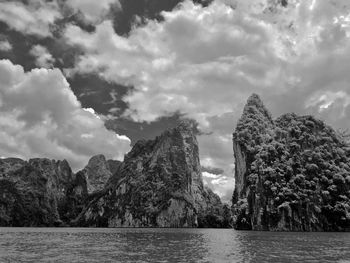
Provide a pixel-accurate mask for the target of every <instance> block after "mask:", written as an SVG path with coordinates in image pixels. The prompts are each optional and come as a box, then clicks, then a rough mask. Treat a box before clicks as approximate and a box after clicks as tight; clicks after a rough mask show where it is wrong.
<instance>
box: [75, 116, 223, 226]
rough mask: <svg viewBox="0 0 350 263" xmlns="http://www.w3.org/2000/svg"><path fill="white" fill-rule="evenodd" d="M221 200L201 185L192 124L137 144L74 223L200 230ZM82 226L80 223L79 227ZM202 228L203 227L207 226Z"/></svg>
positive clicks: (185, 124) (183, 124) (189, 123)
mask: <svg viewBox="0 0 350 263" xmlns="http://www.w3.org/2000/svg"><path fill="white" fill-rule="evenodd" d="M213 206H216V207H220V208H221V207H222V205H221V202H220V199H219V198H218V197H217V196H216V195H215V194H214V193H213V192H212V191H210V190H208V189H206V188H205V187H204V186H203V180H202V174H201V166H200V162H199V154H198V144H197V139H196V136H195V134H194V127H193V124H192V122H190V121H184V122H182V123H181V124H180V125H179V126H178V127H176V128H174V129H171V130H167V131H165V132H164V133H163V134H162V135H160V136H158V137H157V138H156V139H155V140H150V141H144V140H143V141H139V142H137V143H136V144H135V145H134V147H133V149H132V150H131V151H130V152H129V153H128V154H127V155H126V156H125V159H124V162H123V163H122V165H121V166H120V167H119V169H118V172H117V173H115V174H114V175H113V176H112V178H111V179H110V181H109V184H108V185H107V187H106V188H105V190H104V192H103V193H102V192H101V193H99V194H96V196H95V198H93V199H92V201H91V202H90V203H89V205H88V206H87V207H86V208H85V209H84V211H83V212H82V213H81V214H80V216H79V217H78V218H77V219H76V220H75V222H76V223H77V224H83V225H96V226H108V227H196V226H198V224H199V223H198V216H199V215H201V216H202V217H205V214H206V213H207V211H210V210H211V209H212V210H214V209H213ZM79 222H80V223H79ZM203 224H204V223H203Z"/></svg>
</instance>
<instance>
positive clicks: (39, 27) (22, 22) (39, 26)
mask: <svg viewBox="0 0 350 263" xmlns="http://www.w3.org/2000/svg"><path fill="white" fill-rule="evenodd" d="M58 18H61V13H60V12H59V8H58V5H57V3H56V2H55V1H52V2H45V1H40V0H33V1H29V2H28V5H25V4H23V3H21V2H16V1H8V2H1V3H0V20H1V21H2V22H4V23H6V24H7V25H8V26H9V27H10V28H12V29H14V30H17V31H19V32H21V33H23V34H29V35H36V36H38V37H50V36H52V32H51V30H50V27H51V26H53V24H54V22H55V20H56V19H58Z"/></svg>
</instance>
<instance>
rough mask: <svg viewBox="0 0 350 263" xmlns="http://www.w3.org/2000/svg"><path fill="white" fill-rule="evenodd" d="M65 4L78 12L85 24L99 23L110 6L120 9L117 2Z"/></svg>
mask: <svg viewBox="0 0 350 263" xmlns="http://www.w3.org/2000/svg"><path fill="white" fill-rule="evenodd" d="M66 4H67V5H69V6H70V7H71V8H73V10H74V11H76V12H80V13H81V14H82V16H83V19H84V20H85V21H86V22H87V23H92V24H96V23H98V22H101V21H102V20H103V18H104V17H105V16H106V15H107V14H108V13H109V11H110V8H111V6H112V5H114V6H116V7H118V8H121V5H120V3H119V0H99V1H96V0H69V1H67V3H66Z"/></svg>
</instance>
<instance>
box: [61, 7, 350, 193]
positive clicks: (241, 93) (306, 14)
mask: <svg viewBox="0 0 350 263" xmlns="http://www.w3.org/2000/svg"><path fill="white" fill-rule="evenodd" d="M280 3H281V1H278V0H247V1H238V0H216V1H214V3H213V4H211V5H209V6H208V7H202V6H199V5H195V4H193V3H192V2H190V1H185V2H184V3H183V4H182V5H180V6H179V7H178V8H177V9H176V10H173V11H172V12H163V13H162V15H163V17H164V20H163V21H162V22H157V21H153V20H151V21H148V23H146V24H145V25H144V26H140V27H137V28H134V29H133V30H132V31H131V32H130V34H129V35H128V36H127V37H122V36H118V35H117V34H115V32H114V30H113V25H112V22H111V21H104V22H103V23H101V24H100V25H98V26H97V27H96V30H95V31H94V32H92V33H88V32H85V31H84V30H82V29H81V28H79V27H77V26H74V25H71V26H69V27H68V28H67V30H66V32H65V37H66V39H67V41H68V42H69V43H70V44H72V45H78V46H80V47H81V49H82V50H83V51H84V54H83V55H82V56H81V57H80V58H79V60H78V62H77V64H76V66H75V68H74V69H70V72H71V73H74V72H83V73H88V72H95V73H98V74H99V75H100V76H101V77H102V78H105V79H106V80H108V81H114V82H117V83H120V84H125V85H130V86H133V87H134V89H133V90H132V92H130V93H129V94H128V95H127V96H125V97H124V101H125V102H127V103H128V105H129V109H128V110H127V111H126V112H125V113H124V115H125V116H128V117H130V118H132V119H133V120H135V121H154V120H156V119H157V118H158V117H160V116H167V115H171V114H173V113H174V112H179V113H183V114H185V115H186V116H187V117H192V118H194V119H196V120H197V121H198V122H199V124H200V128H201V129H202V130H203V131H206V132H210V133H208V135H202V136H200V137H199V144H200V151H201V161H202V164H203V165H210V166H213V167H220V168H222V169H223V170H224V173H223V174H224V176H227V178H229V180H231V181H232V180H233V179H230V174H232V170H233V155H232V148H231V146H232V143H231V133H232V130H233V128H234V126H235V122H236V121H237V119H238V118H239V116H240V114H241V112H242V108H243V104H244V102H245V101H246V98H247V97H248V96H249V95H250V94H251V93H252V92H255V93H258V94H261V95H262V98H263V100H264V101H265V104H266V106H267V107H269V108H270V109H271V111H272V113H273V114H274V115H275V116H278V115H280V114H282V113H285V112H290V111H294V112H297V113H299V114H315V115H317V116H318V117H320V118H322V119H325V120H326V121H327V122H328V123H330V124H333V125H335V126H336V127H344V126H348V125H349V124H348V121H347V120H348V119H349V117H350V115H349V114H350V105H349V98H350V86H349V85H348V83H350V79H349V76H350V75H349V74H348V72H347V71H348V68H349V65H350V41H349V40H350V39H349V38H350V15H349V12H350V4H349V2H348V1H347V0H339V1H331V0H303V1H301V0H289V1H288V4H287V5H286V1H284V5H281V4H280ZM345 128H346V127H345ZM231 178H232V176H231ZM215 182H216V181H215ZM226 184H228V183H227V181H225V182H224V181H222V180H221V181H218V183H217V184H216V185H221V186H223V185H226ZM221 191H223V190H222V189H221ZM222 193H223V192H222Z"/></svg>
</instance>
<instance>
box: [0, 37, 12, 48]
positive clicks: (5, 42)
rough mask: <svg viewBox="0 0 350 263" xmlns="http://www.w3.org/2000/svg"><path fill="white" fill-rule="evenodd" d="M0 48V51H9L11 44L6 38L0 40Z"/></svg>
mask: <svg viewBox="0 0 350 263" xmlns="http://www.w3.org/2000/svg"><path fill="white" fill-rule="evenodd" d="M0 50H1V51H10V50H12V45H11V44H10V42H9V41H8V40H7V39H4V40H0Z"/></svg>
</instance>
